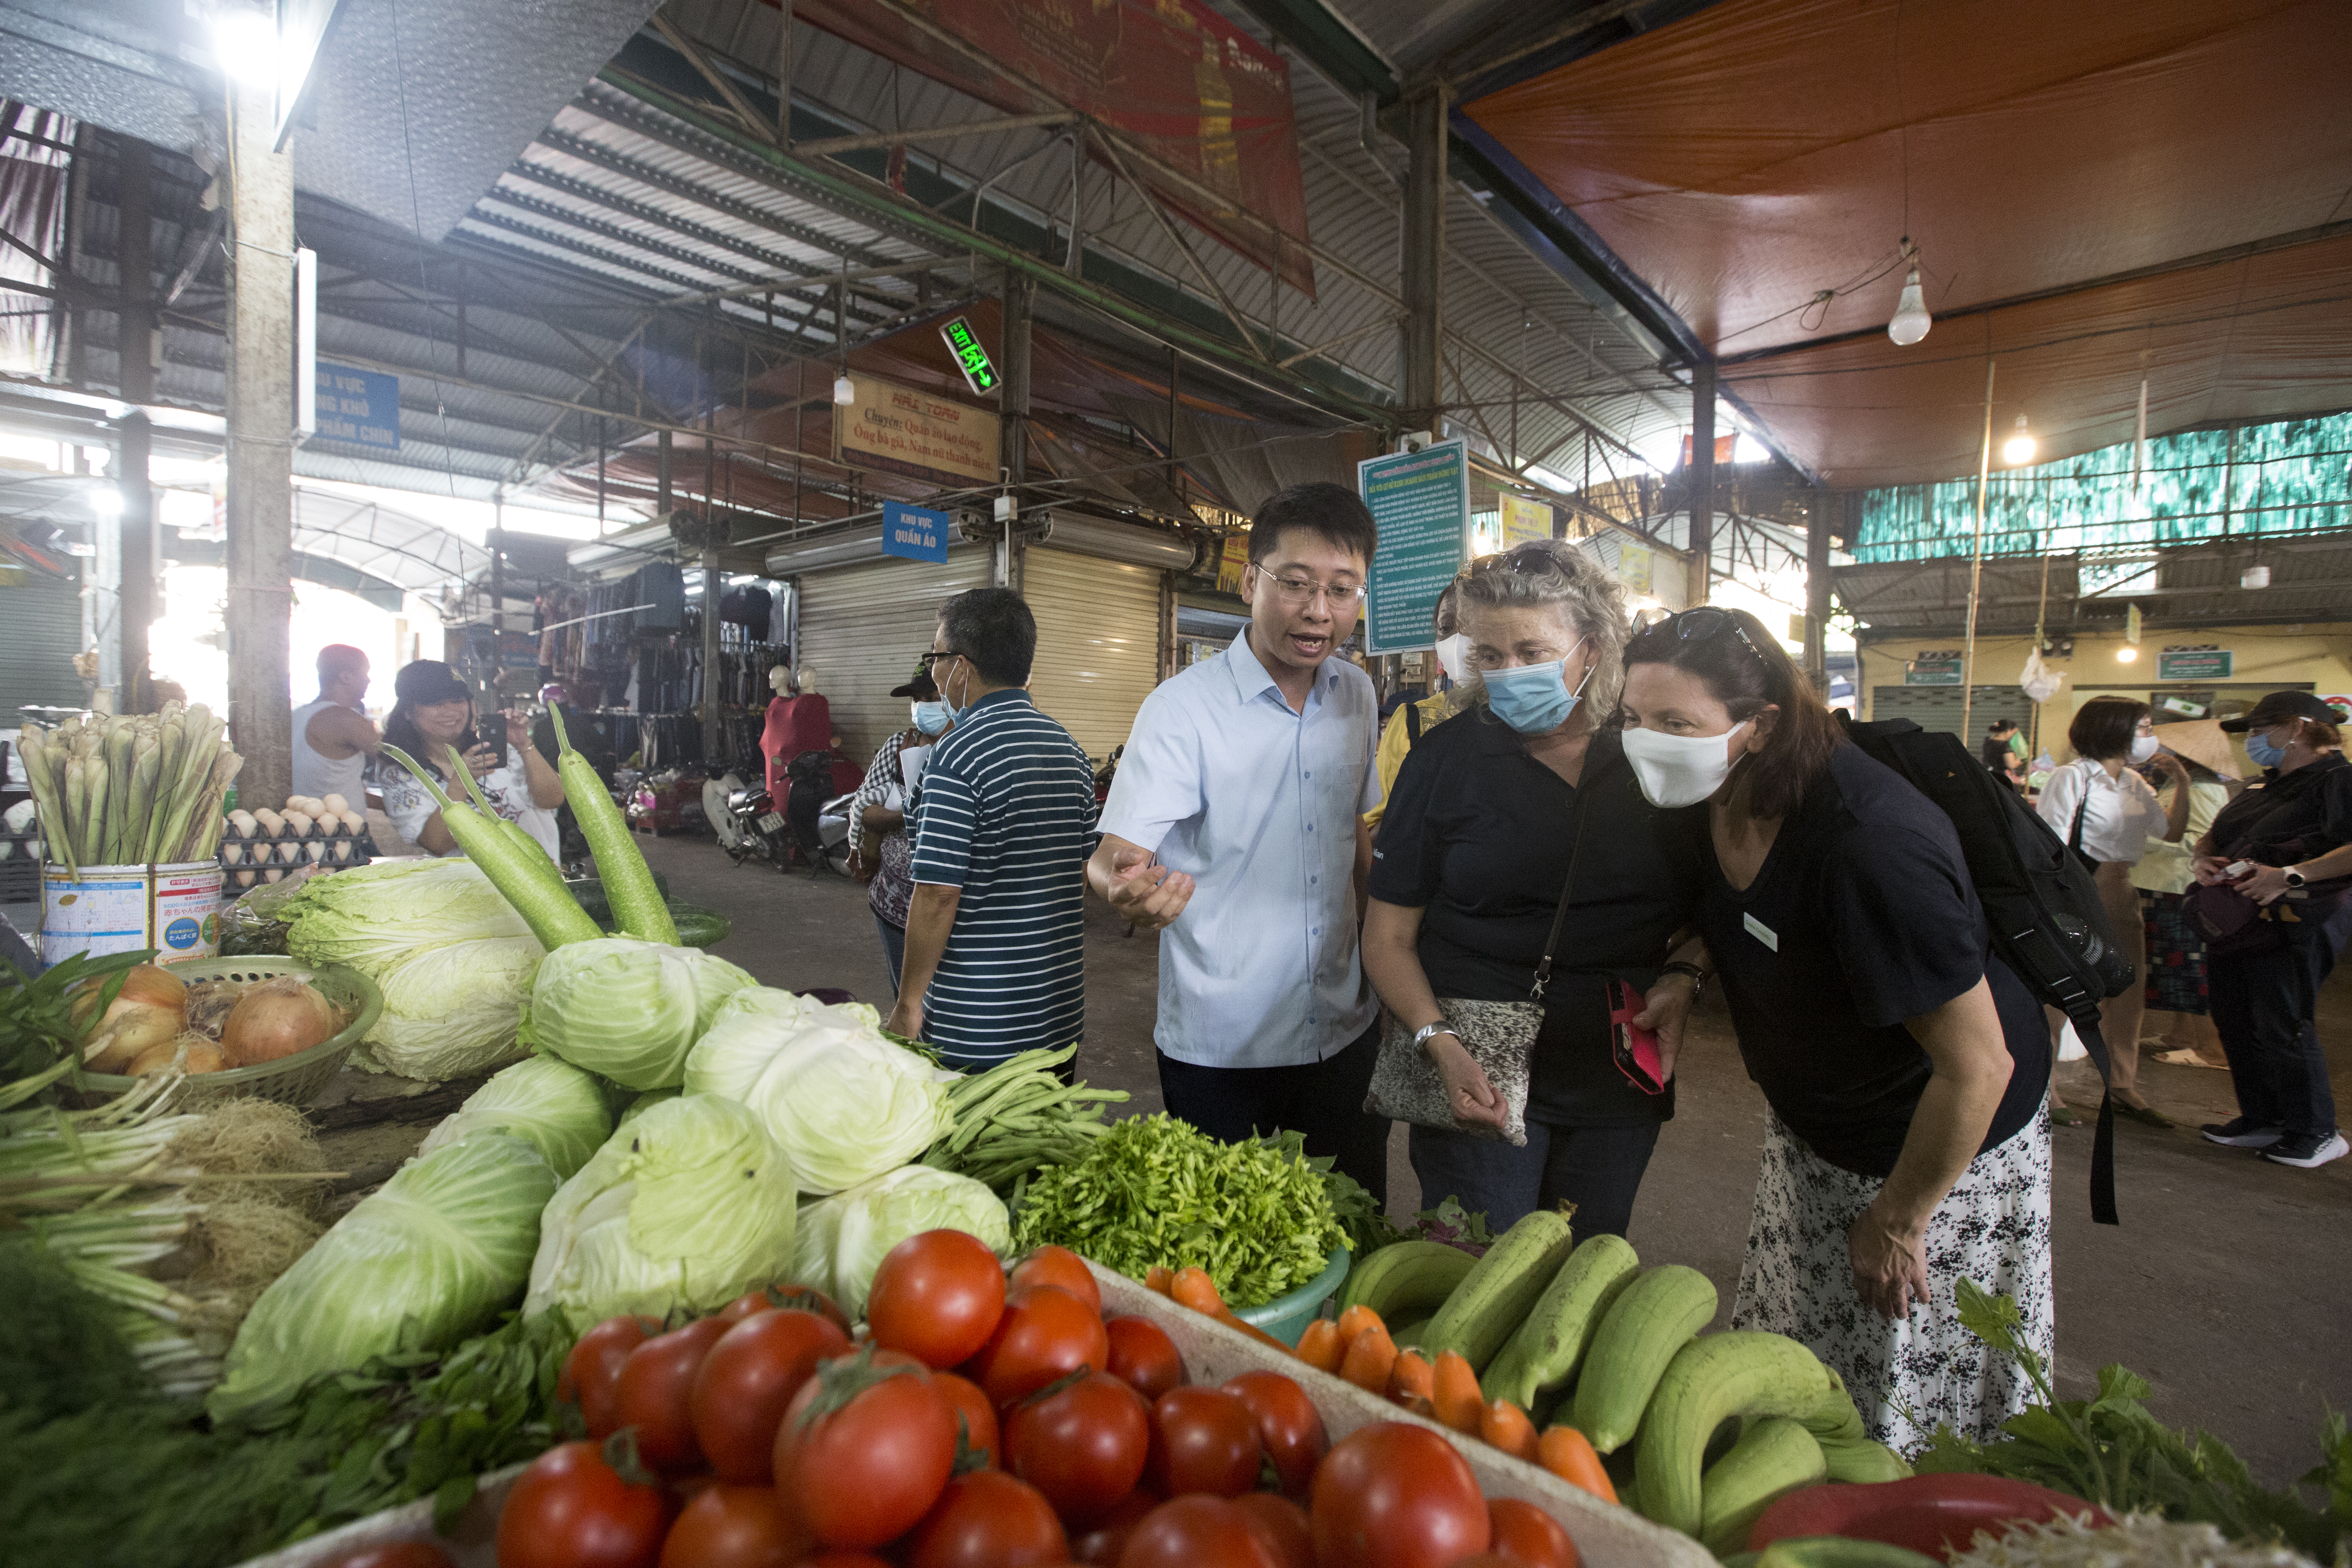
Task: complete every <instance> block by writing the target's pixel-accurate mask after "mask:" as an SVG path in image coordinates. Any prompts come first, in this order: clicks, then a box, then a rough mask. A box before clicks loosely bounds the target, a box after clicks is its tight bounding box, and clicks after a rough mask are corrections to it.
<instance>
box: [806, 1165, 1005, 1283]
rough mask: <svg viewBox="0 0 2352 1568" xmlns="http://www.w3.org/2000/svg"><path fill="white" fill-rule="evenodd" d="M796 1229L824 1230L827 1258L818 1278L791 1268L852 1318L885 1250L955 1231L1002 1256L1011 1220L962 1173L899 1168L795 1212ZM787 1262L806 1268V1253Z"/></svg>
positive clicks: (812, 1263)
mask: <svg viewBox="0 0 2352 1568" xmlns="http://www.w3.org/2000/svg"><path fill="white" fill-rule="evenodd" d="M801 1225H802V1227H803V1230H804V1231H814V1232H819V1233H825V1234H830V1236H831V1237H832V1248H831V1250H832V1256H831V1257H830V1258H827V1259H826V1260H825V1264H824V1267H825V1268H826V1269H827V1270H828V1272H827V1273H826V1276H825V1278H824V1279H812V1278H810V1277H809V1273H795V1274H794V1275H793V1279H795V1280H796V1281H797V1282H799V1283H800V1284H803V1285H814V1286H815V1287H816V1288H817V1289H820V1290H823V1291H824V1293H825V1294H826V1295H828V1296H831V1297H832V1298H833V1299H834V1300H835V1301H838V1302H839V1303H840V1304H841V1310H843V1311H845V1312H846V1313H848V1314H849V1316H850V1318H851V1320H852V1321H856V1319H859V1318H862V1317H864V1316H865V1315H866V1292H867V1291H869V1290H870V1289H873V1286H874V1274H875V1271H876V1270H877V1269H878V1268H881V1267H882V1259H883V1258H886V1257H887V1256H888V1255H889V1251H890V1249H891V1248H892V1247H896V1246H898V1244H899V1243H900V1242H902V1241H904V1240H906V1239H907V1238H908V1237H910V1236H917V1235H919V1234H921V1233H922V1232H924V1231H927V1230H961V1231H966V1232H969V1233H970V1234H971V1235H973V1236H976V1237H980V1239H981V1240H982V1241H984V1242H986V1243H987V1244H988V1248H989V1250H990V1251H992V1252H993V1253H995V1254H996V1255H997V1256H998V1257H999V1258H1004V1257H1006V1256H1008V1255H1010V1254H1011V1252H1012V1250H1013V1222H1012V1218H1011V1216H1010V1215H1007V1214H1006V1212H1005V1208H1004V1204H1003V1200H1002V1199H1000V1198H998V1197H997V1195H996V1194H994V1193H992V1192H991V1191H989V1190H988V1187H987V1184H984V1183H982V1182H975V1181H973V1180H972V1179H971V1177H970V1176H959V1175H956V1174H955V1173H952V1172H949V1171H940V1170H934V1169H933V1168H932V1167H930V1166H929V1165H905V1166H901V1167H900V1168H899V1169H898V1170H895V1171H892V1172H890V1173H887V1174H886V1175H880V1176H877V1177H875V1178H874V1179H873V1180H872V1181H870V1182H866V1183H864V1184H860V1185H858V1186H855V1187H852V1188H850V1189H849V1190H848V1191H847V1192H845V1193H841V1194H835V1196H833V1197H829V1198H827V1199H825V1200H824V1202H823V1203H821V1204H814V1205H811V1206H810V1208H809V1211H808V1213H806V1214H804V1215H802V1216H801ZM793 1258H794V1261H795V1266H796V1267H798V1268H807V1269H808V1270H809V1271H810V1272H814V1271H815V1269H816V1268H817V1267H818V1265H817V1262H816V1259H815V1258H814V1256H813V1253H812V1252H804V1251H803V1250H801V1249H800V1248H798V1247H795V1248H794V1251H793Z"/></svg>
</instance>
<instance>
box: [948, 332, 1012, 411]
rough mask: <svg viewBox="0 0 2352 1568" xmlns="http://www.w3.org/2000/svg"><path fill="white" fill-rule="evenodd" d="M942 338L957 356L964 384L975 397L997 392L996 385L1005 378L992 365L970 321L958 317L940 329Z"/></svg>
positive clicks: (957, 363) (949, 350)
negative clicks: (984, 393)
mask: <svg viewBox="0 0 2352 1568" xmlns="http://www.w3.org/2000/svg"><path fill="white" fill-rule="evenodd" d="M940 336H941V337H942V338H945V339H946V340H947V344H948V352H949V353H951V354H953V355H955V360H956V368H957V369H958V370H960V371H961V372H963V380H964V384H965V385H966V386H969V387H971V391H972V395H973V396H975V397H977V396H979V395H981V394H982V393H983V392H993V391H995V390H996V384H997V383H998V382H999V381H1000V380H1002V379H1003V378H1002V377H1001V376H999V375H998V374H996V366H995V365H994V364H992V363H990V361H989V358H988V351H987V350H986V349H984V348H982V347H981V346H980V337H979V334H977V333H975V332H974V331H972V330H971V322H970V321H965V320H964V319H963V318H962V317H961V316H958V317H957V318H956V319H955V320H954V321H950V322H949V323H948V324H947V325H946V326H944V327H941V328H940Z"/></svg>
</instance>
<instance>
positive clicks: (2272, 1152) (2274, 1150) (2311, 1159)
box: [2263, 1132, 2352, 1171]
mask: <svg viewBox="0 0 2352 1568" xmlns="http://www.w3.org/2000/svg"><path fill="white" fill-rule="evenodd" d="M2347 1153H2352V1143H2347V1142H2344V1134H2343V1133H2341V1132H2330V1133H2329V1134H2328V1135H2327V1136H2326V1137H2325V1138H2319V1139H2314V1138H2282V1139H2280V1140H2279V1141H2278V1142H2275V1143H2273V1144H2272V1145H2271V1146H2270V1147H2269V1148H2267V1149H2265V1150H2263V1159H2265V1160H2268V1161H2269V1162H2270V1163H2272V1164H2273V1165H2293V1166H2294V1168H2295V1169H2297V1170H2299V1171H2309V1170H2313V1169H2315V1168H2316V1167H2318V1166H2321V1165H2325V1164H2326V1163H2327V1162H2328V1161H2330V1160H2341V1159H2342V1158H2344V1156H2345V1155H2346V1154H2347Z"/></svg>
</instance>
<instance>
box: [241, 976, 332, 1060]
mask: <svg viewBox="0 0 2352 1568" xmlns="http://www.w3.org/2000/svg"><path fill="white" fill-rule="evenodd" d="M339 1028H341V1023H340V1022H338V1020H337V1018H336V1016H335V1008H334V1005H333V1004H332V1003H331V1002H329V1001H328V1000H327V999H326V998H325V997H324V996H321V995H320V994H318V992H316V991H314V990H312V989H311V988H310V986H308V985H306V984H303V983H302V982H301V981H299V980H297V979H296V978H295V977H294V976H292V975H290V974H280V975H278V976H276V977H275V978H272V979H269V980H264V981H260V982H258V983H257V984H252V985H248V986H247V987H246V988H245V994H243V995H241V996H239V997H238V998H237V999H236V1006H234V1007H232V1008H230V1009H229V1014H228V1017H227V1019H226V1021H225V1022H224V1023H223V1024H222V1025H221V1036H220V1046H221V1054H222V1055H223V1056H225V1057H226V1058H228V1063H229V1065H230V1066H231V1067H240V1068H242V1067H251V1066H253V1065H254V1064H255V1063H257V1062H274V1061H277V1060H279V1059H280V1058H285V1057H290V1056H292V1055H294V1054H295V1053H296V1052H297V1051H307V1050H309V1049H310V1047H312V1046H315V1045H317V1044H319V1043H320V1041H321V1040H324V1039H327V1038H328V1037H331V1036H332V1035H333V1034H334V1032H335V1031H336V1030H337V1029H339Z"/></svg>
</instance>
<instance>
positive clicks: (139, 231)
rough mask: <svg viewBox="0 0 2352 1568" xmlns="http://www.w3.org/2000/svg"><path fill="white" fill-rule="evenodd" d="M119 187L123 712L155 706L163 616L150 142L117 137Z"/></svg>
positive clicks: (118, 701)
mask: <svg viewBox="0 0 2352 1568" xmlns="http://www.w3.org/2000/svg"><path fill="white" fill-rule="evenodd" d="M108 140H109V141H110V142H111V143H112V144H113V150H114V157H115V191H116V194H117V199H118V200H119V202H120V204H121V206H120V211H121V215H122V221H121V227H120V230H119V236H120V237H119V238H118V240H117V242H116V244H117V251H116V254H117V256H118V258H119V260H120V263H121V279H122V280H121V286H120V287H121V295H120V300H119V302H120V305H121V310H119V311H118V312H117V316H116V321H117V328H116V332H115V337H116V342H117V344H118V347H119V349H120V351H121V371H120V372H119V373H118V375H117V382H118V384H119V386H120V389H121V394H122V401H123V402H125V403H128V404H131V405H134V406H133V409H132V411H131V413H130V414H128V415H126V416H123V418H122V420H121V422H120V424H119V425H118V426H117V430H118V431H119V436H118V438H117V440H116V442H115V448H114V454H115V465H116V466H115V476H116V478H115V484H116V488H117V489H119V490H120V491H121V496H122V599H121V614H122V680H121V689H119V690H118V691H117V692H116V693H115V710H116V711H117V712H121V713H144V712H147V711H149V710H152V708H153V707H154V706H155V704H154V702H153V700H152V697H151V695H150V692H149V678H150V672H149V669H148V659H147V631H148V627H149V626H152V625H153V624H154V620H155V604H156V594H155V496H154V490H153V489H152V487H151V486H150V485H149V483H148V477H147V458H148V449H149V444H150V441H151V437H152V433H151V431H150V430H149V428H148V424H147V416H146V415H145V414H143V413H142V412H140V411H139V409H138V407H137V406H136V405H144V404H150V403H152V402H154V401H155V372H154V366H153V363H152V360H151V359H150V357H149V356H150V353H151V346H150V345H151V344H152V342H153V338H154V330H155V310H154V275H155V262H154V257H153V256H152V254H151V249H152V244H153V229H152V226H151V223H150V216H149V215H150V212H151V202H150V192H151V189H152V187H151V185H150V183H149V167H150V165H149V163H148V161H147V144H146V143H145V142H140V141H137V140H135V139H133V138H131V137H129V136H114V137H110V138H108Z"/></svg>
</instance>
